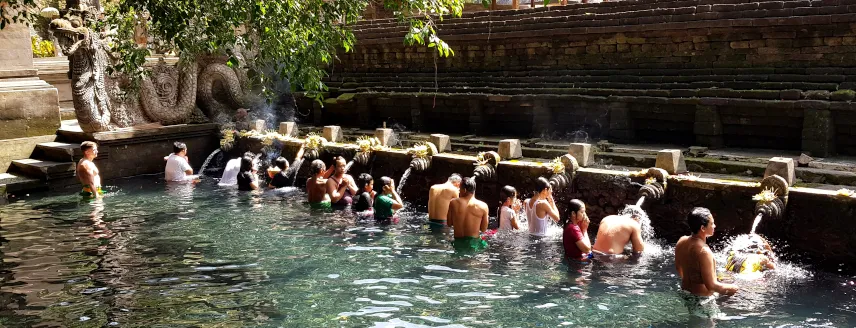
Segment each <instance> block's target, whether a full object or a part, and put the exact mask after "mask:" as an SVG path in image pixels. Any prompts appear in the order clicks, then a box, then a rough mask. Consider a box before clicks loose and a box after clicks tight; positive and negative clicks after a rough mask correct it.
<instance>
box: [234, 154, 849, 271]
mask: <svg viewBox="0 0 856 328" xmlns="http://www.w3.org/2000/svg"><path fill="white" fill-rule="evenodd" d="M297 147H298V144H287V145H286V146H285V149H284V150H283V154H282V156H284V157H286V158H293V157H294V156H295V153H296V151H297ZM261 149H262V145H261V143H260V141H258V140H252V139H241V140H239V143H238V146H237V147H235V148H234V149H233V152H234V153H236V154H238V153H240V152H243V151H245V150H252V151H255V152H259V151H261ZM355 150H356V146H353V145H348V146H344V145H342V144H336V145H333V146H329V147H327V148H326V150H325V152H324V154H323V156H322V159H324V160H325V162H326V163H327V164H328V165H329V164H332V159H333V156H336V155H343V156H344V157H345V158H346V159H350V158H352V157H353V154H354V152H355ZM474 160H475V158H474V157H472V156H462V155H452V154H439V155H437V156H434V158H433V160H432V167H431V169H429V170H428V171H427V172H424V173H413V174H412V175H411V176H410V178H409V180H408V182H407V184H406V186H404V188H403V192H402V194H403V195H402V197H404V198H405V199H406V200H407V201H409V202H412V203H413V204H415V205H416V206H426V204H427V202H428V199H427V195H428V189H429V188H430V186H431V185H433V184H436V183H442V182H444V181H445V179H446V178H448V176H449V175H450V174H452V173H459V174H462V175H464V176H470V175H471V174H472V170H473V162H474ZM409 162H410V156H409V155H407V154H406V153H405V151H403V150H391V151H382V152H375V159H374V161H373V164H372V167H371V168H368V167H363V166H362V165H360V164H357V163H355V164H354V165H353V167H352V169H351V171H350V172H349V173H350V174H352V175H354V176H356V175H359V174H360V173H363V172H368V171H371V173H372V175H373V177H374V178H375V179H377V178H380V177H381V176H389V177H392V178H394V179H395V180H396V181H400V179H401V176H402V174H403V173H404V171H405V170H406V168H407V167H408V164H409ZM308 166H309V164H308V162H306V163H304V165H303V166H302V169H301V170H300V171H299V172H298V175H299V178H300V180H299V181H304V180H303V179H305V178H306V177H307V176H308V172H307V171H308ZM547 175H548V169H547V168H546V167H544V166H542V165H540V164H538V163H532V162H525V161H503V162H501V163H500V164H499V166H498V167H497V180H496V181H479V182H478V188H477V191H476V196H477V197H478V198H479V199H482V200H484V201H485V202H487V204H488V205H489V207H491V211H492V215H495V211H496V207H497V206H498V205H499V190H500V189H501V188H502V186H504V185H512V186H515V187H516V188H517V190H518V192H519V193H520V195H521V197H528V196H529V195H531V191H529V190H531V189H532V187H533V181H534V180H535V179H536V178H537V177H539V176H547ZM640 183H644V181H643V178H631V177H630V176H629V174H628V172H622V171H611V170H602V169H589V168H582V169H580V170H579V171H578V173H577V175H576V177H575V179H574V181H573V184H572V185H571V186H570V187H569V188H567V189H565V190H562V191H558V192H557V193H556V194H557V197H556V199H557V202H558V203H559V208H560V211H561V212H562V215H567V212H566V207H565V206H566V204H567V202H568V201H569V200H570V199H573V198H579V199H581V200H583V201H584V202H585V203H586V205H587V208H588V214H589V216H590V217H591V219H592V222H593V224H592V225H591V227H592V228H591V231H589V233H590V234H592V235H594V234H596V229H597V226H598V223H599V222H600V220H601V219H602V218H603V217H604V216H606V215H610V214H616V213H617V211H618V210H620V209H621V208H622V207H623V206H624V205H625V204H630V203H635V202H636V201H637V199H638V196H637V193H638V190H639V186H640ZM298 185H302V184H298ZM759 189H760V187H759V186H758V185H757V184H753V183H745V182H730V181H723V180H714V179H691V180H686V179H681V180H679V179H675V178H670V179H669V180H668V188H667V190H666V195H665V197H664V199H662V200H660V201H648V202H646V204H645V205H644V208H645V210H646V211H647V212H648V214H649V215H650V217H651V221H652V225H653V227H654V229H655V231H656V232H657V236H658V237H660V238H663V239H665V240H666V241H667V242H668V243H674V242H676V241H677V239H678V238H679V237H681V236H683V235H685V234H686V232H687V230H688V228H687V225H686V223H685V218H686V215H687V213H688V212H689V211H690V210H691V209H692V208H693V207H695V206H704V207H708V208H710V209H711V211H712V212H713V214H714V216H715V217H716V223H717V235H716V236H715V237H714V238H713V239H712V240H711V241H712V242H713V243H720V242H722V241H723V240H725V238H727V237H729V236H734V235H736V234H741V233H747V232H748V231H749V230H750V228H751V226H752V221H753V219H754V213H753V212H754V207H755V202H754V201H752V195H754V194H756V193H758V192H759V191H760V190H759ZM423 210H424V208H423ZM854 215H856V198H850V197H841V196H836V195H835V193H834V192H829V191H822V190H815V189H803V188H792V190H791V192H790V198H789V202H788V205H787V211H786V213H785V216H784V218H783V219H782V220H780V221H769V220H768V221H762V223H761V224H760V226H759V228H758V231H759V233H762V234H764V235H766V236H769V237H770V238H771V239H772V240H773V241H774V243H775V244H776V245H777V248H778V251H779V252H780V254H781V255H784V256H785V258H787V259H789V260H792V261H795V262H800V263H806V264H811V265H814V266H817V267H819V268H823V269H827V270H837V269H844V270H846V271H853V270H856V255H854V254H853V252H851V251H850V250H851V249H853V247H856V238H854V237H853V236H856V225H853V224H852V222H850V218H852V217H854ZM820 236H822V237H820Z"/></svg>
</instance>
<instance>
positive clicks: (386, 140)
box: [374, 128, 392, 146]
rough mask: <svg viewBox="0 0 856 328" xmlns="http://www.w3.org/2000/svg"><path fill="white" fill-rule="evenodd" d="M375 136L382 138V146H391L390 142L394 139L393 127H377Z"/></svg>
mask: <svg viewBox="0 0 856 328" xmlns="http://www.w3.org/2000/svg"><path fill="white" fill-rule="evenodd" d="M374 136H375V138H377V139H378V140H380V144H381V146H390V142H391V141H392V129H389V128H377V129H375V132H374Z"/></svg>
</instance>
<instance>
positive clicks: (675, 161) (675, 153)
mask: <svg viewBox="0 0 856 328" xmlns="http://www.w3.org/2000/svg"><path fill="white" fill-rule="evenodd" d="M654 166H655V167H657V168H658V169H663V170H666V172H668V173H669V174H681V173H687V163H686V161H684V154H683V153H681V151H680V150H679V149H663V150H661V151H659V152H657V162H656V164H654Z"/></svg>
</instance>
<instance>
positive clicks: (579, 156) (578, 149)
mask: <svg viewBox="0 0 856 328" xmlns="http://www.w3.org/2000/svg"><path fill="white" fill-rule="evenodd" d="M568 154H571V156H573V157H574V159H576V160H577V163H578V164H579V165H580V166H581V167H586V166H589V165H592V164H594V151H593V150H592V146H591V144H587V143H572V144H571V145H570V146H569V147H568Z"/></svg>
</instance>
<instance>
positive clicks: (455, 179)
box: [447, 173, 461, 188]
mask: <svg viewBox="0 0 856 328" xmlns="http://www.w3.org/2000/svg"><path fill="white" fill-rule="evenodd" d="M447 182H449V183H451V184H452V185H453V186H455V187H456V188H460V187H461V175H460V174H457V173H452V175H450V176H449V180H448V181H447Z"/></svg>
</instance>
